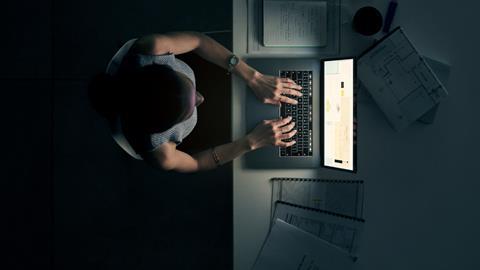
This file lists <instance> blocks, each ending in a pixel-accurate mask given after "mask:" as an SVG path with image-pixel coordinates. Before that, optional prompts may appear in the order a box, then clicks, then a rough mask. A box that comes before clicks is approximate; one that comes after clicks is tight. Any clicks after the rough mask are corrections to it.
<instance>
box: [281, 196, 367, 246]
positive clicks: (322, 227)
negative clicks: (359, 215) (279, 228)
mask: <svg viewBox="0 0 480 270" xmlns="http://www.w3.org/2000/svg"><path fill="white" fill-rule="evenodd" d="M277 218H278V219H281V220H283V221H285V222H287V223H288V224H291V225H293V226H295V227H297V228H299V229H301V230H303V231H306V232H308V233H311V234H313V235H315V236H317V237H318V238H321V239H323V240H325V241H327V242H329V243H330V244H332V245H335V246H337V247H339V248H342V249H344V250H345V251H347V252H349V253H350V254H355V253H356V251H357V249H358V243H359V241H360V237H361V233H362V231H363V220H360V219H356V218H352V217H346V216H345V217H341V216H338V215H335V214H332V213H330V212H325V211H321V210H315V209H310V208H304V207H298V206H295V205H291V204H287V203H284V202H280V201H278V202H277V203H276V204H275V215H274V217H273V220H276V219H277Z"/></svg>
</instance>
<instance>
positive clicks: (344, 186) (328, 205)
mask: <svg viewBox="0 0 480 270" xmlns="http://www.w3.org/2000/svg"><path fill="white" fill-rule="evenodd" d="M272 188H273V190H272V213H271V214H272V216H273V210H274V208H273V206H274V205H275V202H276V201H283V202H287V203H291V204H296V205H301V206H306V207H310V208H315V209H321V210H326V211H330V212H335V213H338V214H343V215H347V216H352V217H357V218H363V200H364V198H363V197H364V196H363V181H353V180H352V181H350V180H345V181H343V180H320V179H296V178H285V179H284V178H275V179H273V187H272Z"/></svg>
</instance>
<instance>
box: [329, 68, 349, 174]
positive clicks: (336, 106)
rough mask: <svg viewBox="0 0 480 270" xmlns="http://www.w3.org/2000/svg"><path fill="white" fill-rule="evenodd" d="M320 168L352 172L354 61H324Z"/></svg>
mask: <svg viewBox="0 0 480 270" xmlns="http://www.w3.org/2000/svg"><path fill="white" fill-rule="evenodd" d="M323 93H324V94H323V102H324V104H323V113H324V123H323V125H324V126H323V130H324V132H323V133H324V142H323V165H324V166H327V167H333V168H337V169H343V170H349V171H354V170H355V162H354V158H355V157H354V155H355V153H354V151H355V149H354V147H355V146H354V142H355V138H354V135H355V134H354V132H355V130H354V117H355V107H354V105H355V104H354V102H355V100H354V98H355V96H354V60H353V59H340V60H326V61H324V62H323Z"/></svg>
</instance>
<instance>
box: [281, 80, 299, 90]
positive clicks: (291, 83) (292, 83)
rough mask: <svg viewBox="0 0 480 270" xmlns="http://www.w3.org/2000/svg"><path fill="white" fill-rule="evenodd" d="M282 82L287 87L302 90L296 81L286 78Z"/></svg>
mask: <svg viewBox="0 0 480 270" xmlns="http://www.w3.org/2000/svg"><path fill="white" fill-rule="evenodd" d="M282 82H283V83H284V85H285V87H288V88H293V89H298V90H300V89H302V87H301V86H300V85H298V84H297V83H296V82H295V81H294V80H292V79H289V78H284V79H283V80H282Z"/></svg>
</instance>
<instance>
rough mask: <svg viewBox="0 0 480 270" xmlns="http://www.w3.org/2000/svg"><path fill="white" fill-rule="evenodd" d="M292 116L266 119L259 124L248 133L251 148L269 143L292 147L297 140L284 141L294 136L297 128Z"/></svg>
mask: <svg viewBox="0 0 480 270" xmlns="http://www.w3.org/2000/svg"><path fill="white" fill-rule="evenodd" d="M291 120H292V117H290V116H289V117H287V118H283V119H274V120H264V121H263V122H262V123H260V124H258V125H257V126H256V127H255V128H254V129H253V130H252V131H251V132H250V133H249V134H248V135H247V141H248V144H249V146H250V149H251V150H255V149H258V148H262V147H264V146H267V145H275V146H280V147H290V146H292V145H294V144H295V141H290V142H284V141H283V140H286V139H290V138H292V137H293V136H294V135H295V134H296V133H297V130H296V129H293V128H294V127H295V123H294V122H290V121H291Z"/></svg>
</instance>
